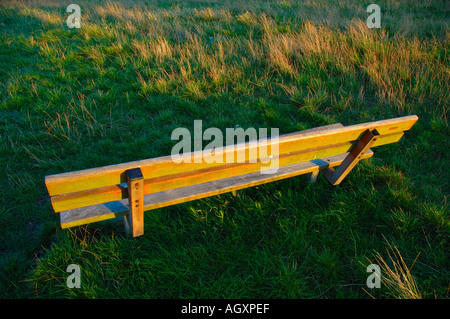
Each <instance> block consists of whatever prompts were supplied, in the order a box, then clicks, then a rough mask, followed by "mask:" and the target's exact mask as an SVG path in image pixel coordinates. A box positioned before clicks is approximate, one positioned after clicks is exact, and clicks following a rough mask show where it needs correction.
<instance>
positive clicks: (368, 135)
mask: <svg viewBox="0 0 450 319" xmlns="http://www.w3.org/2000/svg"><path fill="white" fill-rule="evenodd" d="M379 135H380V134H379V133H378V132H377V130H375V129H374V130H367V131H365V132H364V133H363V135H362V137H361V138H360V139H359V140H358V141H356V143H355V145H354V146H353V148H352V149H351V150H350V152H349V153H348V155H347V157H346V158H345V159H344V160H343V161H342V163H341V164H340V165H339V166H338V167H337V168H336V169H333V168H327V169H326V170H324V171H323V174H324V176H325V177H326V179H327V180H328V181H329V182H330V183H331V184H332V185H333V186H335V185H339V184H340V183H341V182H342V181H343V180H344V178H345V177H346V176H347V174H348V173H350V171H351V170H352V169H353V167H355V165H356V164H357V163H358V162H359V160H360V159H361V156H362V155H363V154H365V153H366V152H367V151H368V150H369V149H370V147H371V146H372V144H373V142H375V141H376V140H377V138H378V136H379Z"/></svg>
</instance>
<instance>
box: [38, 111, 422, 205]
mask: <svg viewBox="0 0 450 319" xmlns="http://www.w3.org/2000/svg"><path fill="white" fill-rule="evenodd" d="M417 119H418V118H417V116H415V115H412V116H405V117H399V118H394V119H389V120H383V121H375V122H370V123H363V124H356V125H350V126H346V127H342V128H336V129H330V130H325V131H319V132H314V131H313V132H309V133H305V134H300V133H299V134H288V136H280V137H279V141H278V143H277V145H278V148H279V154H285V153H291V152H297V151H301V150H305V149H308V148H310V147H311V145H314V146H316V147H321V146H325V145H330V144H339V143H344V142H348V141H355V140H357V139H359V138H360V136H361V134H362V133H363V132H364V131H366V130H367V129H370V130H373V129H377V131H378V132H379V133H380V135H385V134H392V133H398V132H403V131H406V130H409V129H410V128H411V127H412V125H414V123H415V122H416V121H417ZM254 145H255V143H254V142H250V143H243V144H239V145H237V146H236V148H234V149H233V150H229V149H226V148H223V149H222V151H223V156H224V157H223V158H224V159H225V158H226V154H227V153H229V152H232V153H234V154H236V153H237V152H240V151H242V150H244V151H245V152H246V154H247V155H246V161H249V160H251V159H253V158H251V157H249V154H248V153H249V152H248V150H249V148H250V147H252V146H254ZM219 151H220V149H217V152H219ZM189 156H190V158H191V159H192V163H189V164H187V163H182V164H177V163H174V162H173V161H172V158H171V156H163V157H158V158H153V159H145V160H141V161H134V162H129V163H123V164H117V165H110V166H104V167H100V168H92V169H87V170H81V171H75V172H68V173H63V174H56V175H49V176H46V178H45V183H46V186H47V189H48V192H49V194H50V196H54V195H59V194H66V193H72V192H78V191H82V190H87V189H94V188H100V187H105V186H110V185H119V184H121V183H124V182H126V174H125V172H126V170H128V169H131V168H135V167H140V168H141V170H142V174H143V176H144V178H145V179H148V178H155V177H160V176H164V175H167V174H175V173H182V172H187V171H194V170H198V169H203V168H208V167H213V166H220V165H223V164H220V163H195V160H194V159H195V158H200V157H201V156H202V152H192V153H190V154H189ZM224 162H225V161H224Z"/></svg>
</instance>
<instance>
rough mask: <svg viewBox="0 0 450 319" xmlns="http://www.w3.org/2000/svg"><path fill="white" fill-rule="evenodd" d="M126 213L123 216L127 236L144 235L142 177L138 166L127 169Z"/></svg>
mask: <svg viewBox="0 0 450 319" xmlns="http://www.w3.org/2000/svg"><path fill="white" fill-rule="evenodd" d="M127 178H128V180H127V186H128V195H129V197H128V209H129V211H128V215H127V216H125V218H124V225H125V231H126V233H127V235H128V236H131V237H138V236H142V235H144V177H143V176H142V172H141V169H140V168H134V169H130V170H128V171H127Z"/></svg>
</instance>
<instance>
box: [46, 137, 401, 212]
mask: <svg viewBox="0 0 450 319" xmlns="http://www.w3.org/2000/svg"><path fill="white" fill-rule="evenodd" d="M402 135H403V132H401V133H395V134H389V135H384V136H383V137H382V138H380V139H379V140H377V141H376V142H375V143H374V145H372V147H374V146H380V145H384V144H389V143H394V142H397V141H398V140H399V139H400V138H401V137H402ZM352 145H353V143H352V142H345V143H342V144H337V145H332V146H331V147H328V146H327V147H319V148H312V149H309V150H305V151H301V152H295V153H290V154H283V155H281V156H280V158H279V166H280V167H282V166H286V165H292V164H296V163H300V162H304V161H310V160H313V159H317V158H322V157H327V156H333V155H338V154H342V153H346V152H348V151H349V150H350V149H351V147H352ZM266 165H267V164H262V163H260V162H258V163H250V164H248V163H242V164H227V165H222V166H218V167H217V166H216V167H211V168H207V169H200V170H197V171H193V172H185V173H180V174H173V175H166V176H162V177H158V178H151V179H146V180H144V195H147V194H151V193H157V192H161V191H166V190H169V189H172V188H179V187H184V186H190V185H195V184H200V183H205V182H209V181H212V180H215V179H222V178H227V177H233V176H238V175H243V174H249V173H254V172H259V171H260V170H261V168H264V167H266ZM127 197H128V191H127V188H126V186H125V185H113V186H107V187H103V188H97V189H93V190H88V191H81V192H76V193H70V194H64V195H57V196H53V197H52V198H51V202H52V205H53V209H54V211H55V212H61V211H65V210H69V209H75V208H80V207H86V206H90V205H95V204H100V203H105V202H111V201H116V200H121V199H125V198H127Z"/></svg>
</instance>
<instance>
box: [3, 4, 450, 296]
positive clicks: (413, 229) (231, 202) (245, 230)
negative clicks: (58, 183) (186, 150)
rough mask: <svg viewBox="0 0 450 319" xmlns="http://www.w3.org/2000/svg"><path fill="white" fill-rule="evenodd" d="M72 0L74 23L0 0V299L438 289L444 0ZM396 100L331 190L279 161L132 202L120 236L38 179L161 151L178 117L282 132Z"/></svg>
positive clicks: (445, 161) (58, 13) (446, 217)
mask: <svg viewBox="0 0 450 319" xmlns="http://www.w3.org/2000/svg"><path fill="white" fill-rule="evenodd" d="M77 3H78V4H79V5H80V6H81V8H82V27H81V29H78V30H76V29H69V28H68V27H67V26H66V24H65V20H66V19H67V16H68V14H67V13H66V12H65V7H64V5H61V4H58V3H55V2H53V1H50V0H48V1H47V0H45V1H20V2H19V1H14V0H12V1H4V2H3V1H2V4H1V5H0V25H1V33H0V78H1V85H0V139H1V143H0V162H1V165H2V169H1V170H0V187H1V189H2V196H1V199H0V201H1V204H0V227H1V229H2V231H1V232H0V238H1V241H0V296H1V297H2V298H115V297H121V298H371V297H374V298H402V297H405V296H406V297H407V298H412V297H417V296H419V297H422V298H448V297H449V295H448V293H449V288H450V285H449V284H450V263H449V262H450V246H449V234H450V213H449V209H448V203H447V198H448V194H449V183H448V181H449V180H450V176H449V173H448V166H449V158H450V154H449V153H450V152H449V143H448V136H449V133H450V132H449V127H448V106H449V92H450V89H449V83H450V81H449V80H450V75H449V74H450V73H449V70H450V69H449V56H448V50H449V29H448V16H449V11H448V6H446V2H445V1H413V0H411V1H408V4H407V5H405V4H404V3H403V2H402V1H378V2H377V4H378V5H380V7H381V10H382V22H381V26H382V28H381V29H379V30H376V29H368V28H367V26H366V24H365V20H366V18H367V13H366V10H365V9H366V7H367V5H369V4H370V1H362V2H361V1H319V0H316V1H305V2H302V1H275V0H272V1H258V0H250V1H245V2H242V3H241V2H240V1H226V0H224V1H213V0H209V1H202V2H200V1H194V0H192V1H146V2H145V4H142V3H141V2H137V1H136V2H134V1H124V2H121V3H122V4H120V3H118V2H106V1H78V2H77ZM210 37H213V39H212V40H210ZM409 114H417V115H418V116H419V121H418V122H417V124H416V125H415V126H414V127H413V128H412V130H411V131H408V132H407V133H406V134H405V136H404V137H403V139H402V140H401V141H400V142H399V143H396V144H394V145H388V146H383V147H380V148H375V149H374V151H375V156H374V157H373V158H371V159H370V160H366V161H364V162H362V163H360V164H358V165H357V166H356V168H355V169H354V170H353V171H352V172H351V173H350V174H349V176H348V177H347V178H346V179H345V181H344V182H343V183H342V184H341V185H339V186H337V187H331V186H330V185H329V184H328V183H327V182H326V180H325V179H324V178H323V177H322V176H320V177H319V179H318V181H317V183H316V184H314V185H309V184H308V183H307V182H306V181H305V180H304V178H303V177H299V178H292V179H288V180H284V181H279V182H274V183H271V184H268V185H264V186H259V187H256V188H250V189H246V190H242V191H239V192H238V194H237V196H236V197H234V196H232V195H231V194H225V195H220V196H216V197H212V198H207V199H203V200H197V201H194V202H190V203H186V204H182V205H176V206H173V207H168V208H164V209H158V210H154V211H149V212H146V213H145V235H144V236H143V237H139V238H135V239H129V238H126V237H125V236H124V230H123V225H122V223H121V221H120V220H112V221H106V222H100V223H96V224H90V225H88V226H85V227H77V228H73V229H68V230H61V229H60V226H59V219H58V216H57V215H56V214H55V213H53V210H52V207H51V205H50V202H49V197H48V194H47V191H46V188H45V185H44V176H46V175H49V174H56V173H62V172H67V171H72V170H78V169H84V168H91V167H98V166H103V165H109V164H116V163H122V162H126V161H133V160H139V159H144V158H151V157H157V156H163V155H168V154H170V150H171V148H172V146H173V145H174V141H171V140H170V135H171V132H172V130H173V129H175V128H177V127H187V128H188V129H192V126H193V122H194V119H202V120H203V127H204V128H206V127H218V128H220V129H222V130H225V128H227V127H236V125H239V126H240V127H242V128H248V127H255V128H263V127H266V128H269V127H278V128H279V129H280V134H283V133H289V132H294V131H297V130H302V129H307V128H311V127H315V126H320V125H325V124H331V123H337V122H341V123H342V124H344V125H350V124H356V123H362V122H366V121H373V120H382V119H387V118H392V117H396V116H402V115H409ZM371 263H378V264H380V266H383V267H384V268H382V272H383V274H385V275H387V276H390V277H389V279H390V280H387V279H386V281H384V284H383V280H382V286H381V288H380V289H375V290H370V289H368V288H367V286H366V279H367V277H368V275H369V274H368V273H367V272H366V268H367V266H368V265H369V264H371ZM70 264H78V265H79V266H80V267H81V288H79V289H69V288H68V287H67V285H66V278H67V276H68V275H69V274H68V273H67V272H66V268H67V266H68V265H70ZM396 266H398V267H400V269H402V271H403V272H402V271H400V274H403V273H407V274H408V276H403V277H402V276H401V275H398V274H399V272H397V277H396V272H395V271H392V269H397V268H395V267H396ZM386 267H387V268H386ZM389 267H390V268H389ZM405 281H407V282H410V281H413V283H414V285H412V286H411V285H406V284H405ZM409 287H416V288H417V291H416V290H411V289H410V288H409ZM410 290H411V291H412V293H410V292H411V291H410ZM408 293H409V294H408Z"/></svg>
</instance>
